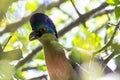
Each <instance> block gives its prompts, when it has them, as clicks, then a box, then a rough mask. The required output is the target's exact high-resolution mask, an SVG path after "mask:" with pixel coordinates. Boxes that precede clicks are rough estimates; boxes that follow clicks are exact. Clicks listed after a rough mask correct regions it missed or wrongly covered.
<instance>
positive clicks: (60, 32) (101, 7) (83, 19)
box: [58, 2, 108, 36]
mask: <svg viewBox="0 0 120 80" xmlns="http://www.w3.org/2000/svg"><path fill="white" fill-rule="evenodd" d="M107 6H108V4H107V3H106V2H105V3H102V4H101V5H100V6H99V7H97V8H95V9H93V10H91V11H90V12H88V13H85V14H83V15H81V16H80V17H79V18H78V19H76V20H75V21H74V22H71V23H70V24H69V25H67V26H66V27H64V28H63V29H62V30H60V31H59V32H58V34H59V36H62V35H64V34H65V33H66V32H68V31H70V30H71V29H72V28H74V27H76V26H78V25H79V24H80V23H82V22H85V21H86V20H88V19H89V18H90V17H91V16H92V15H94V14H95V13H96V12H98V11H100V10H102V9H104V8H105V7H107Z"/></svg>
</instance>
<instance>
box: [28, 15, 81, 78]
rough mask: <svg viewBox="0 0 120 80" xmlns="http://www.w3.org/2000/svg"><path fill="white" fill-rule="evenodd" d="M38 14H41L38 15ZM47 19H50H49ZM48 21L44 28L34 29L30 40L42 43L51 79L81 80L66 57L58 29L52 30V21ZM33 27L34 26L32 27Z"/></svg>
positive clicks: (43, 25)
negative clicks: (59, 39)
mask: <svg viewBox="0 0 120 80" xmlns="http://www.w3.org/2000/svg"><path fill="white" fill-rule="evenodd" d="M38 14H39V13H37V15H38ZM42 15H43V14H42ZM34 16H35V15H33V16H32V18H31V19H33V17H34ZM39 16H41V14H39ZM39 16H38V18H40V19H41V20H42V18H45V17H43V16H42V17H39ZM44 16H46V15H44ZM46 17H47V16H46ZM47 19H49V18H48V17H47ZM47 19H46V20H45V21H46V22H44V23H45V24H42V26H38V27H37V28H36V29H37V30H36V29H34V28H32V29H33V32H32V33H31V34H30V40H34V39H38V40H39V41H40V42H41V43H42V45H43V49H44V55H45V61H46V65H47V69H48V73H49V76H50V79H51V80H79V79H78V76H77V72H76V71H75V70H74V69H73V66H72V65H71V64H70V62H69V61H68V59H67V58H66V56H65V51H64V48H63V47H62V46H61V45H60V44H59V43H58V40H57V34H56V29H55V28H54V26H52V28H51V25H52V24H49V21H51V20H50V19H49V20H47ZM34 20H35V19H34ZM41 20H39V21H41ZM31 21H33V20H31ZM36 21H38V20H36ZM35 23H41V22H35ZM42 23H43V22H42ZM48 24H49V25H48ZM46 25H47V26H46ZM32 27H34V26H33V25H32ZM43 29H44V30H43ZM41 30H42V31H41ZM49 30H51V31H49ZM48 31H49V32H48Z"/></svg>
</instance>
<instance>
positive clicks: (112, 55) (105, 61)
mask: <svg viewBox="0 0 120 80" xmlns="http://www.w3.org/2000/svg"><path fill="white" fill-rule="evenodd" d="M114 56H115V52H114V51H113V52H112V53H111V54H110V55H109V56H108V58H107V59H105V60H104V61H103V64H107V63H108V62H109V61H110V60H111V59H112V58H113V57H114Z"/></svg>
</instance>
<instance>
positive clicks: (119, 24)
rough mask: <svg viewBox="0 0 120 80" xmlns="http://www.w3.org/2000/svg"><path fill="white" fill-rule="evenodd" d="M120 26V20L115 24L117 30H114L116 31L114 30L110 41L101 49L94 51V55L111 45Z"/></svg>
mask: <svg viewBox="0 0 120 80" xmlns="http://www.w3.org/2000/svg"><path fill="white" fill-rule="evenodd" d="M119 26H120V21H119V22H118V24H117V25H116V26H115V30H114V32H113V34H112V37H111V39H110V40H109V42H108V43H107V44H106V45H105V46H104V47H102V48H101V49H100V50H98V51H96V52H94V53H93V56H94V55H96V54H97V53H99V52H101V51H103V50H104V49H106V48H107V47H108V46H110V44H111V42H112V41H113V39H114V37H115V34H116V32H117V29H118V28H119Z"/></svg>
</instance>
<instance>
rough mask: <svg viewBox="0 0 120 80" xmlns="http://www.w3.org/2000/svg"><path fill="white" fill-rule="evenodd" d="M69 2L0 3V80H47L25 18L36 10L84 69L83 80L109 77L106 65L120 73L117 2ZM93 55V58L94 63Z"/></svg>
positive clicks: (28, 0) (40, 53)
mask: <svg viewBox="0 0 120 80" xmlns="http://www.w3.org/2000/svg"><path fill="white" fill-rule="evenodd" d="M72 1H73V2H74V4H75V6H73V5H72V3H71V0H18V1H17V0H1V2H0V65H1V66H0V80H9V79H14V78H16V79H21V80H25V79H27V80H29V79H32V78H33V80H34V78H35V77H37V78H40V79H43V78H45V79H46V76H44V75H46V74H47V68H46V64H45V58H44V52H43V51H42V50H41V49H42V48H41V43H39V42H38V41H37V40H35V41H32V42H30V41H29V34H30V32H31V26H30V23H29V18H30V17H31V15H32V14H34V13H36V12H42V13H45V14H47V15H48V16H50V18H51V19H52V20H53V22H54V23H55V25H56V28H57V31H58V33H59V42H60V43H61V44H62V45H63V46H64V47H66V48H67V49H68V48H69V49H68V51H69V52H68V53H70V54H71V56H70V58H71V59H72V60H73V61H75V62H77V63H79V64H80V65H81V67H82V68H83V80H89V78H91V76H92V78H91V79H92V80H95V79H97V78H99V79H100V80H103V78H104V77H106V76H109V73H106V72H105V71H106V70H103V69H106V67H105V66H106V65H107V64H108V65H109V64H110V65H109V66H110V68H111V69H112V70H113V71H115V72H116V73H117V74H120V68H119V67H120V66H119V63H120V51H119V48H120V42H119V39H120V34H119V30H118V29H119V26H120V22H119V18H120V0H106V1H105V0H102V1H104V2H102V1H101V0H91V1H90V0H72ZM111 6H112V8H111ZM75 7H76V9H77V10H78V12H79V14H78V12H76V10H75ZM116 27H118V28H116ZM114 32H115V34H114ZM10 36H12V37H10ZM109 41H110V43H109ZM40 50H41V51H40ZM96 52H97V53H96ZM94 53H95V54H96V55H94V56H93V54H94ZM112 54H114V55H112ZM93 57H94V59H97V60H96V61H95V63H94V60H93ZM92 60H93V63H92ZM112 60H113V61H114V63H112V62H111V61H112ZM104 63H105V64H104ZM111 64H112V65H111ZM113 65H115V66H116V67H115V66H114V67H112V66H113ZM95 69H98V70H95ZM94 70H95V71H94ZM102 71H103V72H102ZM90 73H91V74H90ZM98 73H99V74H98ZM31 74H32V75H31ZM112 75H114V73H112ZM88 76H89V77H88ZM109 77H110V76H109ZM93 78H94V79H93ZM107 80H108V79H107Z"/></svg>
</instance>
